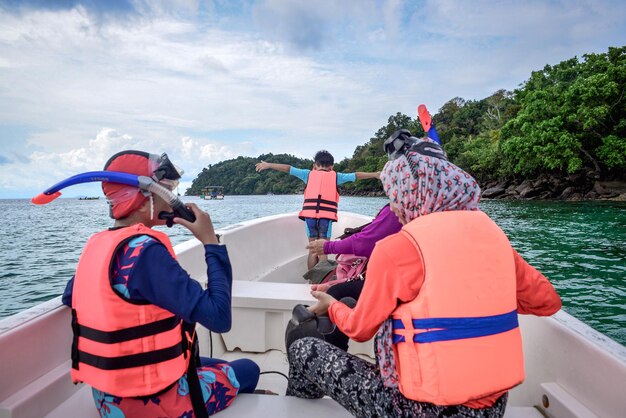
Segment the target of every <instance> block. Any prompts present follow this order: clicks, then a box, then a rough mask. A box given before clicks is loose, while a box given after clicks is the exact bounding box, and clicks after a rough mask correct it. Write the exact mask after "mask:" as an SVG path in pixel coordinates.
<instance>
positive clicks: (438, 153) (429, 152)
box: [383, 129, 448, 161]
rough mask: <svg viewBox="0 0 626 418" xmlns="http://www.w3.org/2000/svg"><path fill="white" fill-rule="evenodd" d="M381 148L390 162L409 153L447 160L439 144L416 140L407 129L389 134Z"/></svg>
mask: <svg viewBox="0 0 626 418" xmlns="http://www.w3.org/2000/svg"><path fill="white" fill-rule="evenodd" d="M383 148H384V150H385V152H386V153H387V155H388V156H389V159H390V160H395V159H396V158H398V157H400V156H401V155H406V154H407V153H409V152H417V153H418V154H422V155H426V156H429V157H435V158H440V159H442V160H446V161H447V160H448V157H447V156H446V153H445V151H444V150H443V148H441V146H440V145H439V144H437V143H436V142H432V141H425V140H423V139H418V138H416V137H414V136H412V135H411V132H410V131H409V130H408V129H398V130H397V131H395V132H394V133H393V134H391V136H390V137H389V138H387V140H385V142H384V143H383Z"/></svg>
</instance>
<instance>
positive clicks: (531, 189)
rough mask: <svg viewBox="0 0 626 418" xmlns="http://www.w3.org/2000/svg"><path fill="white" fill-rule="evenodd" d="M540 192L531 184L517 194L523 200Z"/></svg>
mask: <svg viewBox="0 0 626 418" xmlns="http://www.w3.org/2000/svg"><path fill="white" fill-rule="evenodd" d="M541 192H542V189H535V188H534V187H533V186H532V184H531V185H528V186H526V187H525V188H524V189H522V190H521V191H520V193H519V196H520V197H522V198H524V199H528V198H530V197H533V196H537V195H538V194H539V193H541Z"/></svg>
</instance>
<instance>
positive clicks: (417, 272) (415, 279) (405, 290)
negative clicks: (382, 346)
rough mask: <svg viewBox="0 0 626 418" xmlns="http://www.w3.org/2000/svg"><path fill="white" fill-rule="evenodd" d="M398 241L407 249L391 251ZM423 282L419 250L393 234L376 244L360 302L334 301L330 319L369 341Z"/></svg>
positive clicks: (344, 331) (412, 296)
mask: <svg viewBox="0 0 626 418" xmlns="http://www.w3.org/2000/svg"><path fill="white" fill-rule="evenodd" d="M397 241H401V242H397ZM399 244H400V245H401V248H406V251H403V252H401V253H397V252H395V251H394V252H391V251H390V249H391V248H394V247H395V248H397V245H399ZM423 282H424V269H423V266H422V258H421V257H420V255H419V253H418V252H417V251H416V250H415V248H414V247H413V245H412V244H411V243H410V242H409V241H408V239H407V238H406V237H405V236H404V235H402V234H400V233H399V234H394V235H391V236H389V237H387V238H385V239H383V240H380V241H378V242H377V243H376V246H375V247H374V251H373V252H372V256H371V258H370V260H369V263H368V265H367V273H366V280H365V284H364V286H363V290H362V292H361V296H360V297H359V300H358V303H357V305H356V306H355V307H354V309H350V308H349V307H347V306H346V305H344V304H343V303H340V302H334V303H333V304H332V305H330V308H329V309H328V313H329V316H330V319H331V321H333V322H334V323H335V324H336V325H337V327H338V328H339V329H340V330H341V332H343V333H344V334H346V335H347V336H348V337H350V338H351V339H353V340H354V341H367V340H369V339H370V338H372V337H373V336H374V334H376V331H378V328H379V327H380V325H381V324H382V323H383V321H384V320H385V319H387V318H388V317H389V316H390V315H391V313H392V312H393V311H394V310H395V309H396V306H397V305H398V303H400V302H409V301H411V300H413V299H415V297H416V296H417V294H418V292H419V289H420V288H421V287H422V283H423Z"/></svg>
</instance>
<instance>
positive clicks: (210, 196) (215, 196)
mask: <svg viewBox="0 0 626 418" xmlns="http://www.w3.org/2000/svg"><path fill="white" fill-rule="evenodd" d="M200 198H202V199H205V200H224V187H223V186H207V187H203V188H202V192H201V194H200Z"/></svg>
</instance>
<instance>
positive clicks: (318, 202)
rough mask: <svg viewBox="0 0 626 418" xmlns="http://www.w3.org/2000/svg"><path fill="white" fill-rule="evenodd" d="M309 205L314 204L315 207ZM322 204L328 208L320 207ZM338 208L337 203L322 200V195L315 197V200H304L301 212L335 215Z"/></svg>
mask: <svg viewBox="0 0 626 418" xmlns="http://www.w3.org/2000/svg"><path fill="white" fill-rule="evenodd" d="M307 203H309V205H307ZM310 203H315V206H311V205H310ZM322 204H324V205H327V206H330V207H326V206H322ZM338 206H339V205H338V204H337V202H333V201H332V200H326V199H322V195H321V194H319V195H317V198H315V199H310V198H309V199H304V204H303V206H302V210H314V211H315V213H320V211H324V212H332V213H337V207H338Z"/></svg>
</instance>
